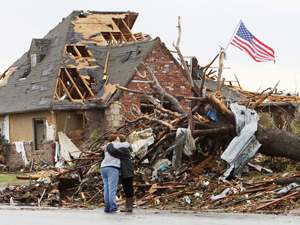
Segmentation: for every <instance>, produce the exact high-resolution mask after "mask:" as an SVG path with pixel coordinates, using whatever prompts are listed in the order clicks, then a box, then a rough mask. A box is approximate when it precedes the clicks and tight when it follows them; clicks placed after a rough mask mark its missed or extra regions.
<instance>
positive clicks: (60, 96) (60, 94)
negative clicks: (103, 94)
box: [53, 68, 95, 102]
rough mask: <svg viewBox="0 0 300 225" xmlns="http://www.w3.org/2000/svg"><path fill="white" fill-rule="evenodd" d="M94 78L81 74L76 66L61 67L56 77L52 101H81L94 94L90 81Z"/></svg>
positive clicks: (92, 81)
mask: <svg viewBox="0 0 300 225" xmlns="http://www.w3.org/2000/svg"><path fill="white" fill-rule="evenodd" d="M94 80H95V79H94V78H92V77H90V76H83V75H81V74H80V73H79V72H78V71H77V69H76V68H61V69H60V72H59V77H58V78H57V84H56V90H55V93H54V96H53V101H60V100H69V101H71V102H76V101H77V102H78V101H79V102H82V101H85V100H86V99H90V98H92V97H94V96H95V94H94V92H93V91H92V89H91V83H94V82H95V81H94Z"/></svg>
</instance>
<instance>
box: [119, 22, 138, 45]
mask: <svg viewBox="0 0 300 225" xmlns="http://www.w3.org/2000/svg"><path fill="white" fill-rule="evenodd" d="M121 21H122V23H123V24H124V26H125V27H126V29H127V30H128V32H129V33H130V35H131V38H132V39H133V40H134V41H135V42H136V41H137V40H136V38H135V36H134V35H133V33H131V30H130V28H129V27H128V26H127V24H126V23H125V21H124V20H123V19H121Z"/></svg>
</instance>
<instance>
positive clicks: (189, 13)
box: [0, 0, 300, 92]
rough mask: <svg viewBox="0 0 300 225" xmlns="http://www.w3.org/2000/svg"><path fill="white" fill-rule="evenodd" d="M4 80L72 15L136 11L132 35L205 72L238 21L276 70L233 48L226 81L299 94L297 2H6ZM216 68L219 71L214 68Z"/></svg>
mask: <svg viewBox="0 0 300 225" xmlns="http://www.w3.org/2000/svg"><path fill="white" fill-rule="evenodd" d="M0 8H1V13H0V21H1V36H0V74H2V73H3V72H4V71H5V70H6V69H7V68H9V67H10V66H11V65H12V63H14V62H15V61H16V60H17V59H19V58H20V57H21V56H22V55H23V54H24V53H25V52H26V51H28V50H29V47H30V44H31V39H32V38H43V37H44V36H45V35H46V34H47V33H48V32H49V31H50V30H51V29H53V28H54V27H55V26H56V25H58V23H59V22H60V21H61V20H62V18H63V17H67V16H68V15H69V14H70V13H71V12H72V11H73V10H91V11H128V10H129V11H132V12H138V13H139V17H138V18H137V21H136V23H135V25H134V27H133V32H143V33H145V34H150V35H151V36H152V37H153V38H155V37H157V36H158V37H160V38H161V40H162V41H163V42H164V43H165V44H166V46H167V47H168V48H169V49H170V50H174V47H173V46H172V44H173V42H175V41H176V40H177V37H178V29H177V27H176V26H177V22H178V16H180V17H181V27H182V35H181V42H180V49H181V51H182V53H183V55H184V56H196V57H197V59H198V61H199V64H200V65H201V66H205V65H207V64H209V63H210V62H211V61H212V59H213V58H214V57H215V56H216V55H217V54H218V53H219V50H220V46H222V47H226V46H227V44H228V42H229V41H230V38H231V37H232V35H233V33H234V31H235V29H236V27H237V25H238V23H239V21H240V19H242V20H243V22H244V23H245V26H246V27H247V29H248V30H249V31H250V32H251V33H252V34H253V35H254V36H255V37H256V38H258V39H259V40H260V41H262V42H264V43H265V44H267V45H268V46H270V47H271V48H273V49H274V50H275V59H276V64H274V63H273V62H255V61H254V60H253V59H252V58H250V56H248V55H247V54H246V53H244V52H242V51H241V50H239V49H238V48H236V47H234V46H233V45H229V47H228V49H227V60H226V61H225V62H224V66H225V67H229V68H230V69H227V70H226V71H225V72H224V73H223V76H224V77H225V78H226V79H227V80H233V79H234V76H233V74H234V73H235V74H236V75H237V77H238V79H239V81H240V83H241V86H242V87H243V89H245V90H248V91H257V90H258V89H259V88H260V90H264V89H266V88H268V87H273V86H275V84H276V83H277V82H278V81H279V80H280V84H279V86H278V90H279V91H289V92H294V91H299V89H300V54H299V52H300V51H299V50H300V46H299V45H298V44H297V43H298V42H299V37H300V29H299V28H298V23H299V21H300V1H299V0H284V1H283V0H151V1H141V0H139V1H137V0H111V1H102V0H85V1H83V0H71V1H70V0H51V1H41V0H27V1H23V0H15V1H7V0H3V1H1V3H0ZM213 66H218V63H215V64H214V65H213Z"/></svg>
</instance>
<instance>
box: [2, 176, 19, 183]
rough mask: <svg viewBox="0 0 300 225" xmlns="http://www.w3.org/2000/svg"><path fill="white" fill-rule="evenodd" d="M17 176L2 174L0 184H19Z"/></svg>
mask: <svg viewBox="0 0 300 225" xmlns="http://www.w3.org/2000/svg"><path fill="white" fill-rule="evenodd" d="M19 181H20V180H18V179H17V177H16V175H15V174H0V184H1V183H13V182H19Z"/></svg>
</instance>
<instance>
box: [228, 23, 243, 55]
mask: <svg viewBox="0 0 300 225" xmlns="http://www.w3.org/2000/svg"><path fill="white" fill-rule="evenodd" d="M241 22H242V19H241V20H240V22H239V23H238V25H237V27H236V28H235V31H234V32H233V34H232V36H231V38H230V40H229V42H228V44H227V46H226V48H225V50H224V51H225V52H226V50H227V48H228V46H229V44H230V41H231V40H232V38H233V36H234V35H235V33H236V31H237V29H238V28H239V26H240V24H241Z"/></svg>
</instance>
